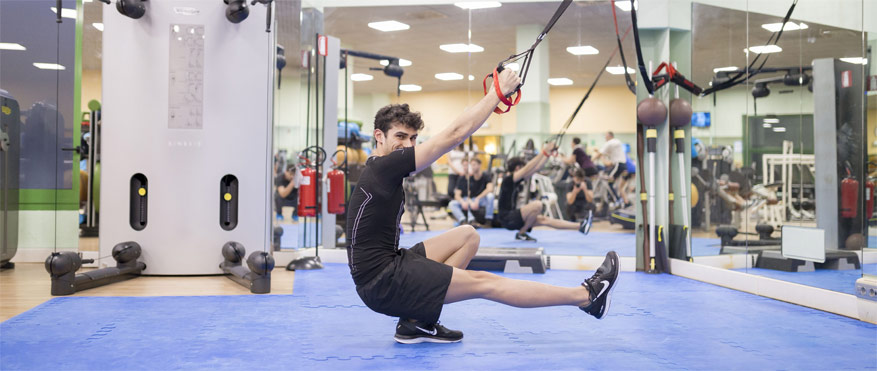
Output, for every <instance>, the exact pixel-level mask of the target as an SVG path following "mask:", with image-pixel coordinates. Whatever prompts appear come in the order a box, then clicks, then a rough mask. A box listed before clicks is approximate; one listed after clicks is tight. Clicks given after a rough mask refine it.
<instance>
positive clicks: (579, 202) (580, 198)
mask: <svg viewBox="0 0 877 371" xmlns="http://www.w3.org/2000/svg"><path fill="white" fill-rule="evenodd" d="M585 186H587V187H588V189H591V181H589V180H587V179H586V180H585ZM573 189H575V183H573V182H570V183H569V186H568V187H567V190H566V191H567V192H572V191H573ZM587 204H588V199H587V198H585V192H581V191H579V193H576V199H575V200H574V201H573V203H572V205H574V206H576V207H585V205H587Z"/></svg>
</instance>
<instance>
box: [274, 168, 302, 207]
mask: <svg viewBox="0 0 877 371" xmlns="http://www.w3.org/2000/svg"><path fill="white" fill-rule="evenodd" d="M289 183H292V181H291V180H286V176H285V175H283V173H280V175H278V176H277V177H275V178H274V193H277V194H278V196H279V195H280V194H279V192H277V187H284V188H285V187H286V186H288V185H289ZM297 194H298V188H293V189H292V191H290V192H289V194H288V195H286V197H283V198H285V199H287V200H295V196H296V195H297Z"/></svg>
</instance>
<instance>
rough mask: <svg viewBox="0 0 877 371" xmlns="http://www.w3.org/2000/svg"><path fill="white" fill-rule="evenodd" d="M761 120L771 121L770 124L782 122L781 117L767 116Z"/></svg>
mask: <svg viewBox="0 0 877 371" xmlns="http://www.w3.org/2000/svg"><path fill="white" fill-rule="evenodd" d="M761 121H762V122H766V123H769V124H779V123H780V119H778V118H766V119H764V120H761Z"/></svg>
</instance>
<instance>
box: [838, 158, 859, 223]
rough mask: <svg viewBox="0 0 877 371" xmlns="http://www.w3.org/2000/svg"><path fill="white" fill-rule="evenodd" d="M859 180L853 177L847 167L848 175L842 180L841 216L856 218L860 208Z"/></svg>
mask: <svg viewBox="0 0 877 371" xmlns="http://www.w3.org/2000/svg"><path fill="white" fill-rule="evenodd" d="M858 202H859V181H858V180H856V179H854V178H853V175H852V173H851V172H850V168H849V167H847V177H846V178H844V180H843V181H841V182H840V216H841V217H842V218H855V217H856V213H857V212H858V209H859V205H858Z"/></svg>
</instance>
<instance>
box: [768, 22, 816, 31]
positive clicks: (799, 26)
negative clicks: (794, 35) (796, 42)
mask: <svg viewBox="0 0 877 371" xmlns="http://www.w3.org/2000/svg"><path fill="white" fill-rule="evenodd" d="M780 27H782V28H783V31H797V30H804V29H807V28H808V27H807V24H805V23H803V22H802V23H795V22H786V25H785V26H783V24H782V22H780V23H766V24H763V25H761V28H763V29H765V30H768V31H770V32H777V31H779V30H780Z"/></svg>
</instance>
